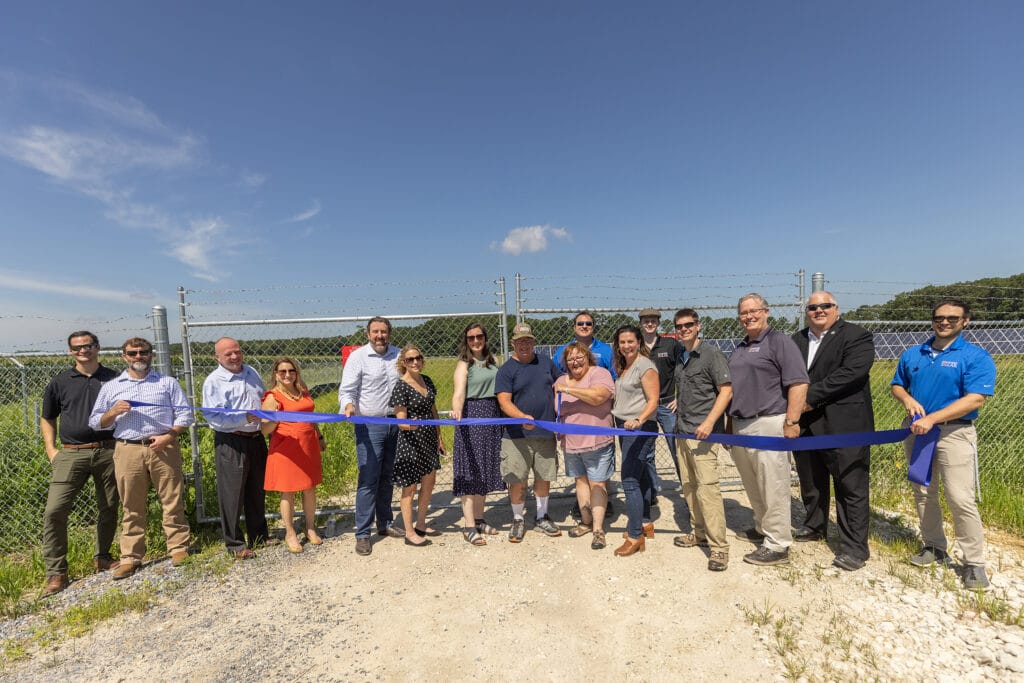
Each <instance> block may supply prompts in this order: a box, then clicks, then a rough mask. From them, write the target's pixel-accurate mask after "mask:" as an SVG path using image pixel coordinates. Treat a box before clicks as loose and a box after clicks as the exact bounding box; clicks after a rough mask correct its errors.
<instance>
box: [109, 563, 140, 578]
mask: <svg viewBox="0 0 1024 683" xmlns="http://www.w3.org/2000/svg"><path fill="white" fill-rule="evenodd" d="M137 571H139V565H137V564H135V563H134V562H132V561H131V560H125V561H124V562H121V563H120V564H118V565H117V568H116V569H114V571H112V572H110V573H111V575H112V576H113V578H114V581H121V580H122V579H127V578H128V577H129V576H131V575H132V574H134V573H135V572H137Z"/></svg>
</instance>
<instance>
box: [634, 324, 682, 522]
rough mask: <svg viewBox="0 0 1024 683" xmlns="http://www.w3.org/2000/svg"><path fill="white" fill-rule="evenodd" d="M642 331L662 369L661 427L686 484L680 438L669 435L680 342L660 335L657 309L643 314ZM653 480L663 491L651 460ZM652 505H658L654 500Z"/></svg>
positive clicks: (673, 416) (673, 424) (673, 417)
mask: <svg viewBox="0 0 1024 683" xmlns="http://www.w3.org/2000/svg"><path fill="white" fill-rule="evenodd" d="M639 317H640V331H641V332H642V333H643V337H644V346H646V347H647V351H648V352H649V353H650V354H651V362H653V363H654V367H656V368H657V369H658V412H657V417H658V426H659V427H661V431H662V432H664V433H665V435H666V436H665V443H666V444H667V445H668V454H669V455H670V456H671V457H672V464H673V465H674V466H675V468H676V476H677V477H679V482H680V486H681V485H682V481H683V478H682V475H681V474H680V471H679V458H678V457H677V456H676V439H675V437H673V436H668V435H669V434H672V433H674V432H675V428H676V376H675V371H676V360H677V359H678V358H679V354H680V353H681V351H682V347H681V346H680V344H679V342H678V341H676V340H675V339H673V338H672V337H665V336H662V335H660V334H658V325H659V323H661V311H659V310H658V309H657V308H645V309H644V310H642V311H640V316H639ZM650 465H651V470H652V471H651V481H653V482H654V490H655V491H661V478H660V477H658V469H657V467H656V466H655V464H654V461H653V460H651V461H650ZM651 504H652V505H653V504H654V502H653V501H652V503H651Z"/></svg>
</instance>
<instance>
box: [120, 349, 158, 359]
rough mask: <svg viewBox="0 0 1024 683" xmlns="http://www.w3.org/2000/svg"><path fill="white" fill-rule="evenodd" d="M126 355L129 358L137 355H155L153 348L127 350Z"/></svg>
mask: <svg viewBox="0 0 1024 683" xmlns="http://www.w3.org/2000/svg"><path fill="white" fill-rule="evenodd" d="M124 355H126V356H128V357H129V358H135V357H136V356H152V355H153V350H152V349H139V350H137V351H125V352H124Z"/></svg>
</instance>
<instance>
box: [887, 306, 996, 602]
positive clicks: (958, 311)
mask: <svg viewBox="0 0 1024 683" xmlns="http://www.w3.org/2000/svg"><path fill="white" fill-rule="evenodd" d="M970 320H971V310H970V308H968V306H967V304H966V303H964V302H963V301H959V300H957V299H946V300H944V301H940V302H939V303H938V304H936V306H935V307H934V308H933V309H932V333H933V334H932V337H931V338H929V339H928V341H926V342H925V343H924V344H921V345H920V346H912V347H911V348H909V349H907V350H906V351H904V352H903V355H902V356H900V361H899V364H898V365H897V366H896V375H895V376H894V377H893V378H892V387H891V388H892V395H893V397H894V398H895V399H896V400H897V401H899V402H900V403H902V404H903V407H904V408H905V409H906V411H907V421H908V422H909V426H910V431H911V432H912V434H911V436H910V438H908V439H907V441H906V443H905V445H904V447H905V450H906V453H907V457H908V459H909V457H910V454H911V452H912V450H913V445H914V439H915V438H916V437H917V436H919V435H923V434H927V433H928V432H930V431H931V430H932V429H933V428H935V427H938V429H939V441H938V443H937V444H936V445H935V453H934V459H933V460H932V469H931V472H932V478H931V484H930V485H929V486H921V485H919V484H912V485H911V488H913V490H914V502H915V503H916V505H917V516H918V518H919V520H920V522H921V541H922V547H921V550H920V552H918V553H917V554H916V555H914V556H913V557H911V558H910V563H911V564H914V565H917V566H918V567H927V566H930V565H933V564H935V563H939V564H944V565H948V564H950V562H951V558H950V556H949V553H948V552H947V550H948V545H947V542H946V534H945V532H944V531H943V529H942V507H941V505H940V503H939V480H940V479H941V481H942V485H943V487H944V489H945V492H946V503H947V504H948V505H949V511H950V514H951V516H952V517H953V529H954V531H955V532H956V542H957V543H958V544H959V546H960V552H961V554H962V555H963V560H964V569H963V574H962V580H963V583H964V587H965V588H967V589H969V590H988V588H989V582H988V576H987V575H986V573H985V537H984V530H983V528H982V526H981V515H980V514H979V513H978V501H977V498H976V495H975V491H976V487H977V483H978V482H977V472H978V434H977V432H976V431H975V429H974V421H975V420H976V419H978V408H980V407H981V406H982V405H983V404H984V403H985V399H986V398H988V397H989V396H991V395H992V394H994V393H995V387H996V364H995V361H993V360H992V356H990V355H989V353H988V352H987V351H985V349H983V348H981V347H979V346H975V345H974V344H971V343H970V342H968V341H967V340H965V339H964V338H963V331H964V328H965V327H967V324H968V323H969V322H970Z"/></svg>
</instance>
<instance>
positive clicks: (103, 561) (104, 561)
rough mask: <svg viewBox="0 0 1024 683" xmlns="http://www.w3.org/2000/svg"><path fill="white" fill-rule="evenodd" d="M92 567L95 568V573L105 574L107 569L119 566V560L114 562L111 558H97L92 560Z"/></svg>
mask: <svg viewBox="0 0 1024 683" xmlns="http://www.w3.org/2000/svg"><path fill="white" fill-rule="evenodd" d="M92 564H93V566H94V567H96V571H98V572H105V571H107V570H108V569H113V568H114V567H116V566H117V565H119V564H121V561H120V560H115V559H114V558H112V557H97V558H96V559H95V560H93V563H92Z"/></svg>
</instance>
